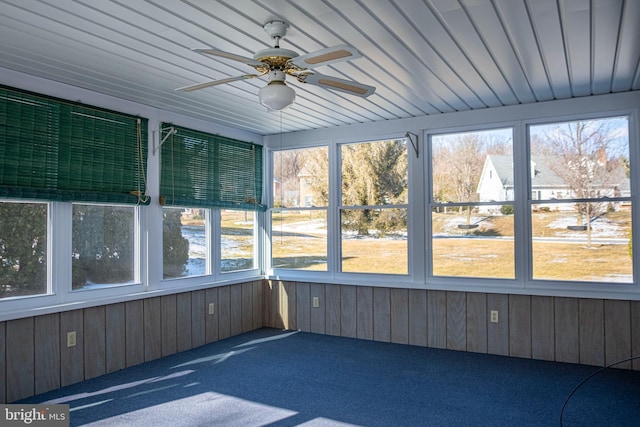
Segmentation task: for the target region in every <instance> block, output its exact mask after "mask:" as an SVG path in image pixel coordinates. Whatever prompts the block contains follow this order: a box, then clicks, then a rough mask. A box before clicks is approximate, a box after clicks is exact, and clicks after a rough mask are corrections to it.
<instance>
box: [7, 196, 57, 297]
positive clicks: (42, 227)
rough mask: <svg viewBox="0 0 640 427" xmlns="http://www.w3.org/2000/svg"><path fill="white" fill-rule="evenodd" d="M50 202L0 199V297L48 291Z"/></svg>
mask: <svg viewBox="0 0 640 427" xmlns="http://www.w3.org/2000/svg"><path fill="white" fill-rule="evenodd" d="M47 212H48V205H47V203H20V202H3V201H0V278H1V279H0V298H8V297H21V296H28V295H38V294H45V293H47V257H48V251H47Z"/></svg>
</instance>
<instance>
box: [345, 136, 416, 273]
mask: <svg viewBox="0 0 640 427" xmlns="http://www.w3.org/2000/svg"><path fill="white" fill-rule="evenodd" d="M340 164H341V198H342V204H341V207H340V236H341V271H342V272H347V273H380V274H408V268H409V263H408V245H407V238H408V237H407V213H408V207H409V205H408V203H409V200H408V162H407V143H406V140H404V139H393V140H386V141H375V142H365V143H356V144H343V145H341V146H340Z"/></svg>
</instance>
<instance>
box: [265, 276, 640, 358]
mask: <svg viewBox="0 0 640 427" xmlns="http://www.w3.org/2000/svg"><path fill="white" fill-rule="evenodd" d="M265 289H266V292H267V294H266V295H265V298H264V301H265V322H266V324H265V326H269V327H275V328H285V329H295V330H301V331H305V332H312V333H320V334H328V335H338V336H344V337H354V338H360V339H369V340H376V341H386V342H393V343H399V344H410V345H418V346H426V347H434V348H443V349H450V350H459V351H470V352H476V353H488V354H497V355H503V356H512V357H523V358H531V359H539V360H550V361H558V362H568V363H581V364H587V365H595V366H605V365H609V364H612V363H615V362H617V361H620V360H623V359H627V358H630V357H631V356H633V355H638V354H640V301H626V300H603V299H586V298H563V297H549V296H529V295H507V294H492V293H481V292H455V291H439V290H420V289H398V288H385V287H370V286H350V285H336V284H319V283H303V282H287V281H270V282H268V286H267V287H266V288H265ZM314 298H317V301H318V306H317V307H314V304H313V302H314ZM491 311H497V312H498V322H492V321H491V317H490V313H491ZM617 367H620V368H627V369H634V370H640V360H634V361H633V362H626V363H622V364H620V365H617Z"/></svg>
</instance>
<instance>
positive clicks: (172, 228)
mask: <svg viewBox="0 0 640 427" xmlns="http://www.w3.org/2000/svg"><path fill="white" fill-rule="evenodd" d="M162 212H163V214H162V215H163V217H164V220H163V221H162V236H163V238H162V260H163V267H162V269H163V277H164V278H165V279H166V278H171V277H180V276H182V274H183V273H184V272H185V269H186V266H187V262H189V240H187V239H186V238H184V237H183V236H182V221H181V218H182V210H180V209H163V211H162Z"/></svg>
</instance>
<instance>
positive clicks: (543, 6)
mask: <svg viewBox="0 0 640 427" xmlns="http://www.w3.org/2000/svg"><path fill="white" fill-rule="evenodd" d="M525 5H526V7H527V10H528V11H529V14H530V17H531V24H532V28H534V33H535V38H536V42H537V44H538V49H539V53H540V56H541V58H542V62H543V64H544V67H545V71H546V74H547V78H548V81H549V86H550V87H551V91H552V92H553V97H554V99H565V98H570V97H571V90H570V84H569V72H568V68H567V55H566V49H565V46H564V40H563V38H562V22H561V20H560V10H559V8H560V4H559V2H557V1H555V0H542V1H541V0H534V1H531V0H525Z"/></svg>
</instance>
